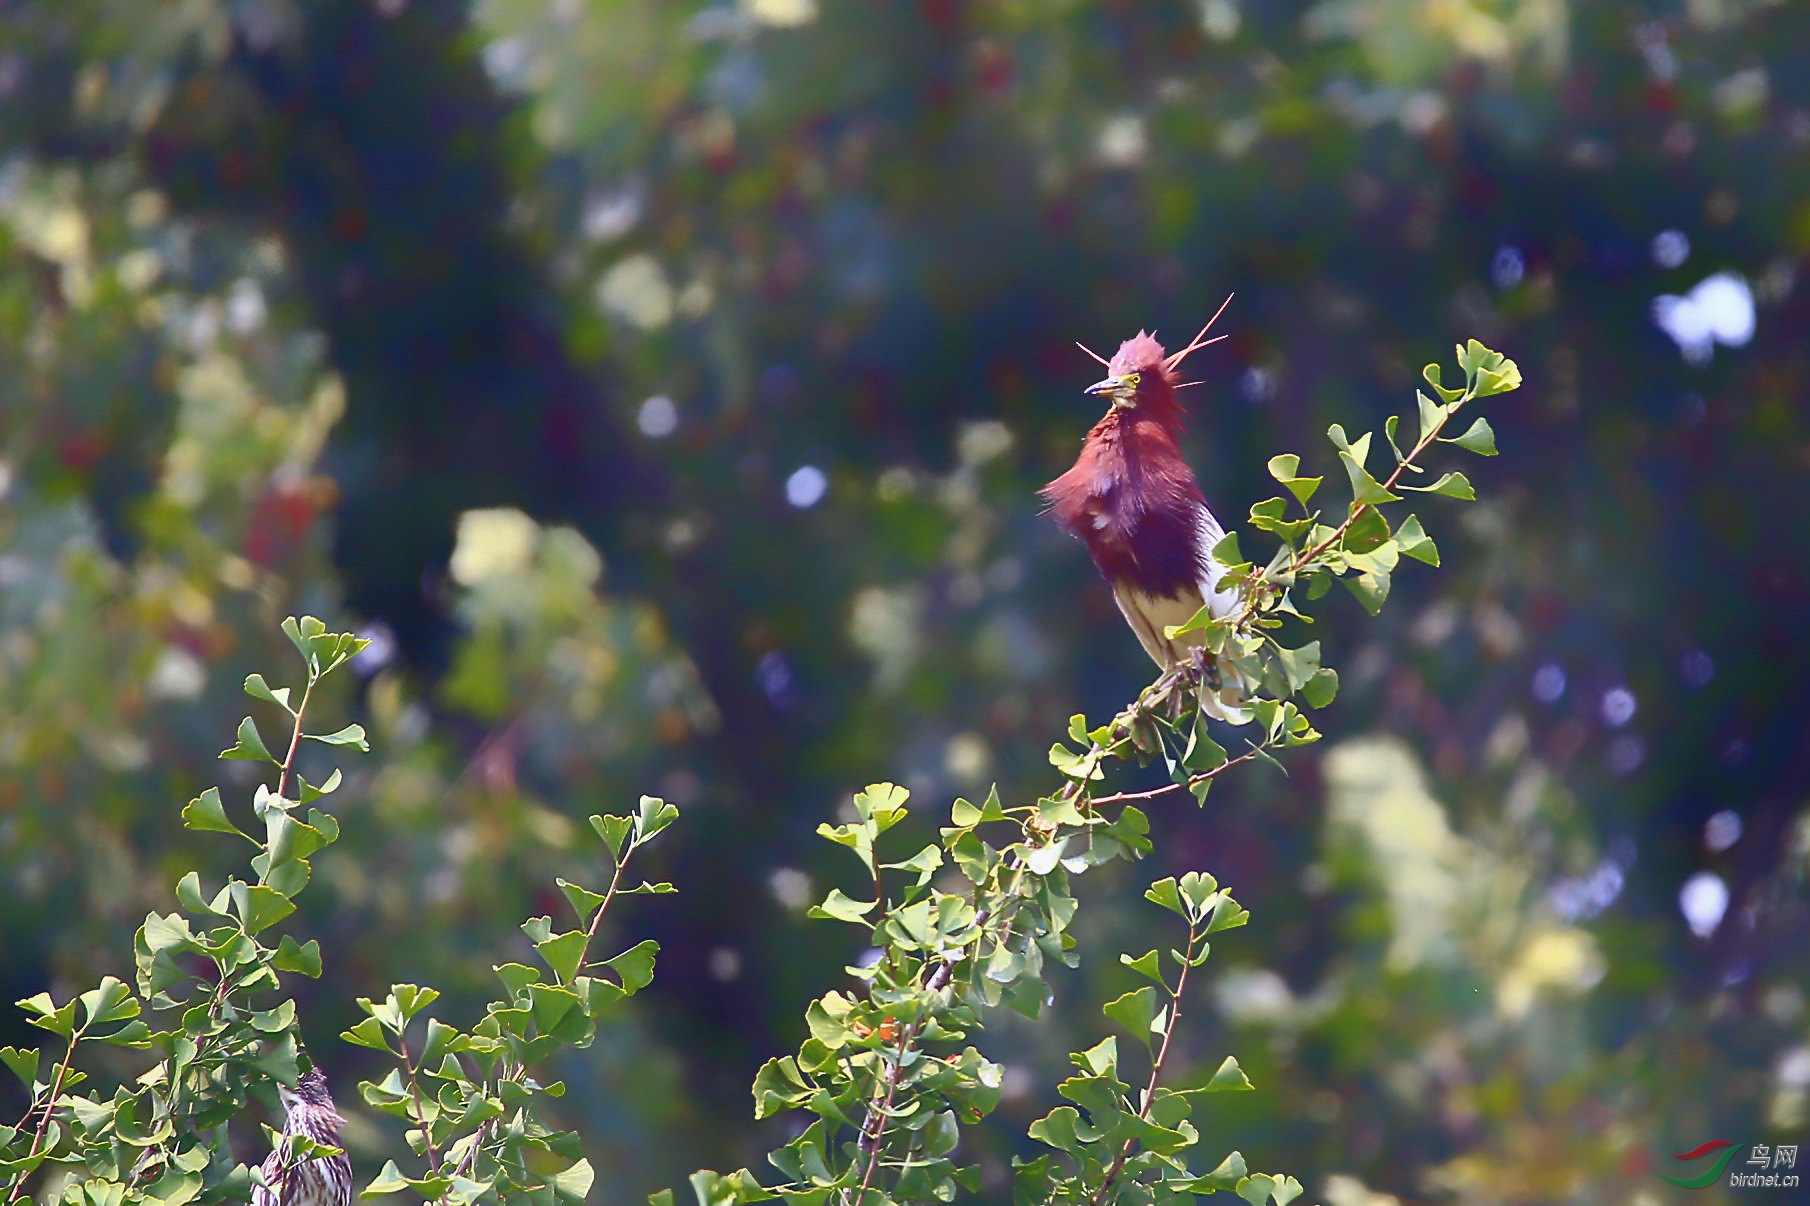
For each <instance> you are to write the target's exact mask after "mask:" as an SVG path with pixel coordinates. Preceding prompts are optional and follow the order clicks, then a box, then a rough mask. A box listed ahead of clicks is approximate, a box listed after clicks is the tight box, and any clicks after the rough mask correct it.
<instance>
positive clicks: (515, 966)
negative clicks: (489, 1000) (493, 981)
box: [490, 963, 540, 1001]
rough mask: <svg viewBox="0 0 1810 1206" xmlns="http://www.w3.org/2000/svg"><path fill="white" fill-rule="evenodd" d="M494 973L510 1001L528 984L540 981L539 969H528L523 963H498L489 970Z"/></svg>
mask: <svg viewBox="0 0 1810 1206" xmlns="http://www.w3.org/2000/svg"><path fill="white" fill-rule="evenodd" d="M490 970H491V971H493V972H495V973H496V977H497V979H499V980H501V981H502V982H503V989H504V991H505V992H507V993H508V994H509V999H510V1000H511V1001H513V1000H515V999H516V998H517V997H519V996H521V995H522V991H523V990H524V989H526V988H527V987H528V985H530V984H535V983H538V982H539V980H540V968H538V967H529V966H527V965H526V964H523V963H499V964H497V965H496V966H495V967H492V968H491V969H490Z"/></svg>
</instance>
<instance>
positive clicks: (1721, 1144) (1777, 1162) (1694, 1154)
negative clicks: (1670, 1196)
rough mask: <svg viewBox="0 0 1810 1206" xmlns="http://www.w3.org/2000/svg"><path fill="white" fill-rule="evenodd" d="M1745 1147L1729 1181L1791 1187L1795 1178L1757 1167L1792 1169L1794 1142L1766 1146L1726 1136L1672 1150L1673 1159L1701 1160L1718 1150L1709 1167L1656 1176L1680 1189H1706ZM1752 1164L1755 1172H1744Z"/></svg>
mask: <svg viewBox="0 0 1810 1206" xmlns="http://www.w3.org/2000/svg"><path fill="white" fill-rule="evenodd" d="M1743 1149H1745V1150H1746V1151H1747V1153H1748V1155H1747V1159H1746V1161H1745V1162H1744V1164H1743V1171H1741V1172H1736V1173H1730V1174H1729V1184H1730V1185H1734V1186H1753V1187H1756V1188H1758V1187H1794V1186H1796V1185H1797V1183H1798V1180H1797V1177H1796V1176H1795V1175H1792V1174H1790V1173H1784V1174H1780V1173H1773V1172H1761V1171H1757V1170H1759V1169H1777V1168H1796V1167H1797V1145H1796V1144H1795V1143H1793V1144H1780V1145H1779V1146H1777V1147H1769V1146H1768V1145H1766V1144H1764V1143H1735V1142H1733V1141H1731V1140H1728V1139H1711V1140H1710V1141H1709V1142H1708V1143H1701V1144H1698V1145H1697V1146H1696V1147H1693V1148H1692V1149H1691V1150H1690V1151H1688V1152H1673V1153H1672V1159H1674V1160H1701V1159H1703V1157H1705V1156H1707V1155H1710V1154H1711V1153H1712V1152H1714V1153H1718V1154H1717V1155H1716V1158H1715V1160H1714V1161H1712V1162H1711V1163H1710V1166H1709V1167H1708V1168H1706V1169H1704V1170H1703V1171H1702V1172H1700V1173H1698V1174H1697V1175H1696V1176H1694V1177H1668V1176H1666V1174H1664V1173H1659V1174H1658V1175H1659V1179H1660V1180H1662V1181H1670V1182H1671V1183H1672V1184H1673V1185H1676V1186H1678V1187H1680V1188H1681V1189H1707V1188H1708V1187H1709V1186H1711V1185H1714V1184H1716V1183H1717V1182H1718V1181H1720V1180H1721V1179H1722V1174H1723V1172H1724V1171H1726V1170H1727V1168H1728V1165H1729V1162H1730V1161H1731V1160H1733V1159H1734V1158H1735V1157H1736V1156H1737V1155H1739V1154H1740V1153H1741V1151H1742V1150H1743ZM1747 1166H1753V1168H1754V1169H1755V1170H1756V1171H1747V1170H1746V1168H1747Z"/></svg>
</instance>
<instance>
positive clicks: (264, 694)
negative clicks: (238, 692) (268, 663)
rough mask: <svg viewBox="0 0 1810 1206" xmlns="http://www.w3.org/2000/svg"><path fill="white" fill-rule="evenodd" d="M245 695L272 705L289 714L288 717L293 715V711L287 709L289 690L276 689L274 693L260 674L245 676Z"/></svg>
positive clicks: (286, 688) (284, 688) (283, 688)
mask: <svg viewBox="0 0 1810 1206" xmlns="http://www.w3.org/2000/svg"><path fill="white" fill-rule="evenodd" d="M245 693H246V694H247V695H249V696H251V697H252V698H253V699H261V700H263V701H264V702H265V703H273V704H275V705H276V706H277V707H279V708H282V709H283V710H284V711H286V712H289V713H290V715H294V712H293V710H291V709H290V707H289V688H288V687H278V688H277V689H276V690H274V691H273V690H271V688H270V684H268V683H266V682H265V681H264V676H263V675H262V674H251V675H247V676H246V679H245Z"/></svg>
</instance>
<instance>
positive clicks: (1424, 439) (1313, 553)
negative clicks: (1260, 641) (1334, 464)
mask: <svg viewBox="0 0 1810 1206" xmlns="http://www.w3.org/2000/svg"><path fill="white" fill-rule="evenodd" d="M1468 401H1470V397H1469V395H1468V393H1467V395H1466V396H1465V397H1461V398H1459V399H1458V400H1457V401H1456V402H1453V403H1450V406H1451V409H1450V410H1447V411H1446V412H1445V415H1444V417H1443V418H1441V419H1440V420H1439V422H1438V423H1437V424H1435V425H1434V426H1433V427H1432V429H1431V430H1429V431H1428V432H1427V433H1426V434H1425V435H1423V436H1421V437H1420V440H1419V442H1418V443H1416V444H1415V445H1414V447H1413V448H1412V449H1411V450H1410V451H1409V452H1408V455H1406V456H1404V457H1402V458H1401V463H1400V464H1398V465H1396V466H1395V471H1394V472H1393V473H1391V474H1390V475H1389V476H1388V478H1387V479H1386V480H1385V481H1384V482H1383V489H1385V490H1393V489H1395V484H1396V483H1397V482H1399V481H1401V477H1402V474H1403V473H1406V472H1407V470H1408V467H1409V466H1410V465H1413V464H1414V458H1415V457H1417V456H1419V455H1420V454H1421V453H1423V452H1425V451H1426V450H1427V449H1428V448H1430V447H1432V445H1433V441H1434V440H1435V439H1437V438H1438V437H1439V433H1440V432H1442V431H1444V430H1445V425H1446V423H1447V421H1449V420H1450V419H1451V417H1452V415H1454V414H1455V413H1457V409H1458V407H1460V406H1462V405H1463V404H1464V403H1466V402H1468ZM1374 510H1376V505H1375V504H1374V503H1359V504H1358V505H1357V506H1355V507H1353V508H1352V509H1351V514H1349V515H1347V516H1346V517H1345V522H1344V523H1342V524H1340V525H1339V526H1338V527H1336V528H1334V529H1333V531H1332V535H1330V536H1328V537H1327V538H1326V539H1325V540H1322V541H1321V542H1320V543H1319V544H1316V545H1315V546H1314V547H1313V548H1311V549H1308V550H1307V551H1306V552H1305V553H1302V554H1301V555H1300V556H1299V557H1296V558H1295V559H1294V560H1293V561H1291V562H1289V565H1288V570H1287V573H1288V574H1290V575H1291V576H1292V575H1293V574H1295V573H1296V572H1297V571H1299V570H1300V568H1301V567H1302V566H1304V565H1307V564H1308V563H1310V562H1311V561H1313V559H1314V558H1316V557H1318V556H1319V555H1320V554H1321V553H1324V552H1325V551H1326V550H1327V549H1329V548H1331V547H1332V546H1333V545H1335V544H1337V543H1339V541H1341V540H1343V539H1345V533H1346V532H1348V531H1350V530H1351V525H1352V524H1353V523H1355V522H1357V520H1358V517H1359V516H1361V515H1363V514H1364V512H1366V511H1374ZM1268 581H1269V578H1268V576H1267V575H1266V574H1265V573H1263V572H1261V571H1260V572H1259V573H1258V575H1257V578H1256V580H1254V581H1253V582H1252V583H1251V584H1250V586H1251V589H1250V590H1248V591H1246V592H1245V596H1244V610H1243V612H1242V613H1241V614H1240V615H1239V617H1238V620H1237V621H1236V623H1235V625H1234V626H1235V627H1243V624H1244V621H1245V619H1246V618H1247V617H1248V616H1249V615H1250V614H1251V609H1252V608H1253V607H1255V606H1256V603H1257V588H1258V587H1259V586H1261V585H1263V584H1265V583H1266V582H1268Z"/></svg>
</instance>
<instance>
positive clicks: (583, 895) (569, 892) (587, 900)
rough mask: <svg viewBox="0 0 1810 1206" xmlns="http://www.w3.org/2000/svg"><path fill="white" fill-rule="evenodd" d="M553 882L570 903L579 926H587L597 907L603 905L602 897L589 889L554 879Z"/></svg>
mask: <svg viewBox="0 0 1810 1206" xmlns="http://www.w3.org/2000/svg"><path fill="white" fill-rule="evenodd" d="M553 882H554V883H556V884H558V885H559V890H560V891H561V892H563V893H565V896H566V899H567V900H568V901H570V902H571V905H572V911H573V912H574V913H576V914H578V922H579V924H580V925H589V924H590V923H591V914H592V913H595V912H596V911H597V906H599V905H601V904H602V903H603V897H602V896H599V895H598V894H597V893H595V892H593V891H591V890H590V889H589V888H586V887H584V886H582V885H580V884H575V883H571V882H569V881H567V880H563V879H557V878H556V879H555V880H554V881H553Z"/></svg>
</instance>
